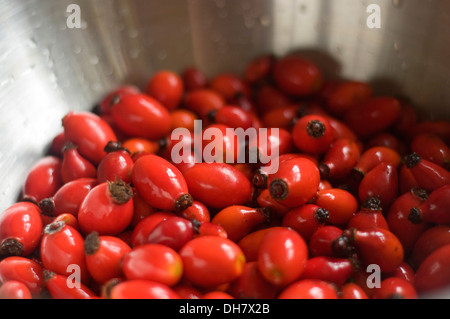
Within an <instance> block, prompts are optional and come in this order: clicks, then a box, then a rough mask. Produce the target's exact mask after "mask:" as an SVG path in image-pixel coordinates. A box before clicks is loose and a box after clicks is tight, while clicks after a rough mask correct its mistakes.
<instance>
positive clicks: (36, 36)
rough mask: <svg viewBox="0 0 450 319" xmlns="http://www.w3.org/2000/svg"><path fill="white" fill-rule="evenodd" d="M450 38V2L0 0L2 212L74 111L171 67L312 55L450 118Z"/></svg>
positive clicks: (234, 65)
mask: <svg viewBox="0 0 450 319" xmlns="http://www.w3.org/2000/svg"><path fill="white" fill-rule="evenodd" d="M74 4H75V5H77V6H78V7H76V8H79V9H80V11H79V14H80V15H79V18H80V21H79V22H80V24H79V25H75V27H74V28H73V25H72V22H77V20H76V18H77V16H76V15H75V16H74V15H73V14H76V13H77V11H76V10H75V11H72V9H73V8H74V7H73V6H72V5H74ZM373 5H375V7H374V6H373ZM373 8H375V9H379V18H380V20H379V21H378V22H379V23H380V25H379V28H377V27H375V28H371V26H373V25H372V24H371V23H370V22H374V21H375V20H372V19H371V18H372V17H374V16H372V14H374V13H376V12H377V11H371V9H373ZM368 20H369V23H368ZM75 24H76V23H75ZM449 35H450V2H449V1H447V0H407V1H406V0H360V1H357V0H171V1H165V2H162V1H160V0H102V1H90V0H27V1H13V0H0V136H1V139H2V142H1V143H0V180H1V182H2V185H1V187H0V208H1V209H2V210H3V209H5V208H6V207H7V206H9V205H10V204H12V203H13V202H14V201H15V200H16V199H17V197H18V194H19V191H20V188H21V186H22V182H23V180H24V178H25V176H26V173H27V171H28V170H29V169H30V167H31V165H32V164H33V163H35V162H36V160H37V159H39V158H40V157H41V156H42V155H43V153H44V151H45V149H46V147H47V146H48V145H49V143H50V140H51V139H52V138H53V137H54V136H55V135H56V134H57V133H59V132H60V131H61V130H62V127H61V118H62V116H63V115H65V114H66V113H67V112H68V111H69V110H88V109H91V108H92V107H93V105H94V104H95V103H96V102H98V101H99V99H100V98H101V97H103V96H104V94H105V93H106V92H108V91H109V90H111V89H113V88H115V87H116V86H118V85H119V84H122V83H133V84H136V85H138V86H143V85H144V84H145V83H146V81H147V80H148V78H149V77H150V76H151V75H152V73H153V72H155V71H156V70H158V69H162V68H166V69H172V70H174V71H181V70H182V69H183V68H185V67H186V66H189V65H195V66H197V67H199V68H200V69H201V70H203V71H204V72H206V74H208V75H213V74H216V73H218V72H220V71H232V72H236V73H239V72H242V70H243V68H244V66H245V65H246V63H247V62H248V61H249V60H250V59H251V58H253V57H255V56H257V55H260V54H264V53H274V54H276V55H284V54H286V53H288V52H292V51H301V52H302V53H303V54H305V55H307V56H308V57H310V58H311V59H313V60H315V61H317V62H318V63H319V64H320V65H321V67H322V68H323V69H324V72H325V75H326V76H327V77H328V78H333V77H344V78H351V79H356V80H364V81H368V82H370V83H372V84H373V85H374V86H375V88H376V90H377V91H378V92H379V93H392V94H404V95H407V96H409V97H410V98H411V99H412V100H413V101H414V103H415V104H416V105H417V106H418V107H419V108H420V110H422V111H423V115H424V116H426V117H429V118H433V119H438V118H450V110H449V107H448V101H449V100H450V77H449V74H450V59H449V56H450V41H448V37H449Z"/></svg>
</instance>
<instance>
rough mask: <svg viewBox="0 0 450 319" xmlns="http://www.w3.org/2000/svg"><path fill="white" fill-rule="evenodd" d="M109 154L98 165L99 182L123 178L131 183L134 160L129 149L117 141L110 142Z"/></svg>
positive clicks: (108, 146)
mask: <svg viewBox="0 0 450 319" xmlns="http://www.w3.org/2000/svg"><path fill="white" fill-rule="evenodd" d="M106 152H107V154H106V155H105V157H104V158H103V159H102V160H101V161H100V163H99V164H98V166H97V174H96V175H95V177H96V178H97V182H98V183H99V184H101V183H104V182H107V181H109V182H115V181H118V180H122V181H124V182H125V183H131V171H132V169H133V165H134V161H133V158H132V157H131V154H130V153H129V151H128V150H127V149H126V148H124V147H123V146H121V145H120V144H119V143H117V142H111V143H108V145H107V146H106Z"/></svg>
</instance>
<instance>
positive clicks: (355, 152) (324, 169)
mask: <svg viewBox="0 0 450 319" xmlns="http://www.w3.org/2000/svg"><path fill="white" fill-rule="evenodd" d="M359 157H360V151H359V146H358V144H357V143H356V142H355V141H354V140H351V139H348V138H339V139H336V140H335V141H334V142H333V143H332V144H331V145H330V148H329V149H328V150H327V151H326V152H325V154H324V156H323V159H322V161H321V162H320V164H319V170H320V176H321V178H322V179H330V180H339V179H342V178H345V177H347V176H348V175H349V174H350V173H351V172H352V170H353V167H354V166H355V165H356V163H357V162H358V160H359Z"/></svg>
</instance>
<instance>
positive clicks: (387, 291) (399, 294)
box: [372, 277, 418, 299]
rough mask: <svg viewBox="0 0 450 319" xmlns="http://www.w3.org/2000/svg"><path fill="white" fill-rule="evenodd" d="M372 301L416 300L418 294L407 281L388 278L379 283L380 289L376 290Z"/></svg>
mask: <svg viewBox="0 0 450 319" xmlns="http://www.w3.org/2000/svg"><path fill="white" fill-rule="evenodd" d="M372 298H373V299H417V298H418V294H417V291H416V289H415V287H414V286H413V285H412V284H411V283H410V282H409V281H407V280H405V279H402V278H398V277H390V278H386V279H384V280H382V281H381V283H380V287H379V288H377V289H376V291H375V293H374V294H373V296H372Z"/></svg>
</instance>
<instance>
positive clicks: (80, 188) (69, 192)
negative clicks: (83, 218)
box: [39, 178, 97, 216]
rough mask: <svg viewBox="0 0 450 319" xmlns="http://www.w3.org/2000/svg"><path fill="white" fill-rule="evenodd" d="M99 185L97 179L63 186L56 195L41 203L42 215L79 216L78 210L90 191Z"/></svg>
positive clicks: (76, 181)
mask: <svg viewBox="0 0 450 319" xmlns="http://www.w3.org/2000/svg"><path fill="white" fill-rule="evenodd" d="M96 185H97V180H96V179H95V178H79V179H76V180H73V181H70V182H68V183H66V184H64V185H63V186H61V187H60V188H59V189H58V190H57V192H56V193H55V195H54V196H53V197H50V198H44V199H43V200H41V201H40V202H39V208H40V209H41V212H42V214H44V215H46V216H58V215H61V214H65V213H68V214H72V215H74V216H78V210H79V209H80V205H81V203H82V202H83V200H84V198H85V197H86V195H87V194H88V193H89V191H90V190H91V189H92V188H94V186H96Z"/></svg>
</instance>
